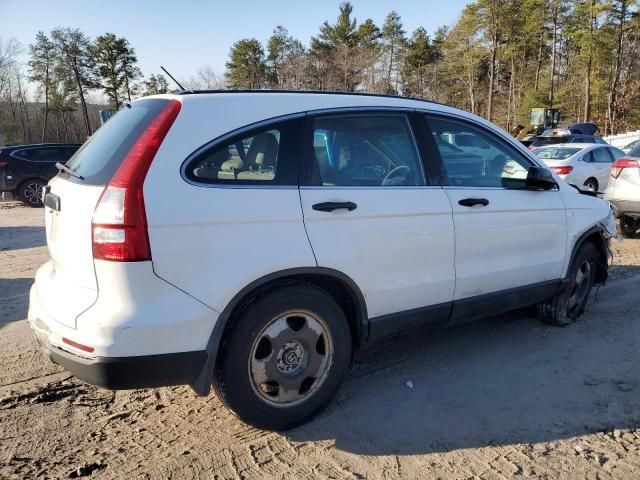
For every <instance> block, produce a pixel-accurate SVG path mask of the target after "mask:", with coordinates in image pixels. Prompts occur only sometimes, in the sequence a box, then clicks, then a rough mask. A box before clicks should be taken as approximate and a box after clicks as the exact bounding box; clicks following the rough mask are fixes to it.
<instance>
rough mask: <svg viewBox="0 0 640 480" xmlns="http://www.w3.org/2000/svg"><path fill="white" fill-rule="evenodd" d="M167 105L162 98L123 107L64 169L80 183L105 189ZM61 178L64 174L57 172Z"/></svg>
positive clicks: (166, 101)
mask: <svg viewBox="0 0 640 480" xmlns="http://www.w3.org/2000/svg"><path fill="white" fill-rule="evenodd" d="M168 102H169V100H166V99H163V98H150V99H147V100H140V101H137V102H134V103H132V104H131V105H130V106H126V107H124V108H123V109H122V110H120V111H119V112H118V113H116V114H115V115H114V116H113V117H111V118H110V119H109V120H107V122H106V123H105V124H104V125H102V126H101V127H100V128H99V129H98V130H97V131H96V132H95V133H94V134H93V135H92V136H91V137H90V138H89V140H87V141H86V142H85V144H84V145H82V147H81V148H80V150H78V151H77V152H76V154H75V155H74V156H73V157H71V159H70V160H69V162H68V163H67V166H68V167H69V168H71V169H72V170H74V171H75V172H76V173H78V174H79V175H81V176H82V177H84V180H82V181H81V182H82V183H89V184H92V185H105V184H106V183H108V182H109V180H111V177H112V176H113V174H114V173H115V171H116V169H117V168H118V165H120V162H122V160H123V159H124V157H125V155H126V154H127V152H128V151H129V150H130V149H131V147H132V146H133V144H134V143H135V141H136V140H137V139H138V138H139V137H140V135H141V134H142V132H143V131H144V129H145V128H146V127H147V126H148V125H149V124H150V123H151V122H152V121H153V119H154V118H155V117H156V116H157V115H158V113H160V111H161V110H162V109H163V108H164V107H165V106H166V104H167V103H168ZM61 175H67V174H66V173H63V172H61ZM69 179H70V180H71V179H73V177H69Z"/></svg>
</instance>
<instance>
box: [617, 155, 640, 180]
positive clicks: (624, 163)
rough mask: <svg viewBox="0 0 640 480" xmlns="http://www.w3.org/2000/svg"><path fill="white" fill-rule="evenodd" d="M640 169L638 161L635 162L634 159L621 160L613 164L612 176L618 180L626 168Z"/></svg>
mask: <svg viewBox="0 0 640 480" xmlns="http://www.w3.org/2000/svg"><path fill="white" fill-rule="evenodd" d="M638 167H640V163H638V161H637V160H634V159H632V158H620V159H618V160H616V161H615V162H613V165H612V166H611V176H612V177H613V178H618V177H619V176H620V173H622V170H624V169H625V168H638Z"/></svg>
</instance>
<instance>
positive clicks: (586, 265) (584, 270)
mask: <svg viewBox="0 0 640 480" xmlns="http://www.w3.org/2000/svg"><path fill="white" fill-rule="evenodd" d="M591 270H592V266H591V262H590V261H588V260H585V261H584V262H583V263H582V265H580V268H578V271H577V272H576V276H575V279H574V284H573V288H572V291H571V295H569V300H568V302H567V309H568V311H569V312H573V311H575V310H576V309H577V308H580V306H581V305H582V303H583V302H584V300H585V298H586V297H587V294H588V293H589V287H590V286H591Z"/></svg>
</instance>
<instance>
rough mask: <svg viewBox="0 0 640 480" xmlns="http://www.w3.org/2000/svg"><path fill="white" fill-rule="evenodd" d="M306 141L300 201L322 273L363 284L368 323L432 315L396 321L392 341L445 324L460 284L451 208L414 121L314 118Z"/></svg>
mask: <svg viewBox="0 0 640 480" xmlns="http://www.w3.org/2000/svg"><path fill="white" fill-rule="evenodd" d="M305 138H306V140H305V148H304V152H305V153H304V156H305V160H306V161H307V164H308V167H309V168H308V172H306V175H307V177H306V178H303V181H302V183H303V185H302V186H301V188H300V197H301V200H302V209H303V212H304V221H305V226H306V230H307V234H308V236H309V240H310V241H311V245H312V247H313V251H314V253H315V256H316V259H317V262H318V265H319V266H321V267H328V268H333V269H336V270H338V271H340V272H343V273H344V274H346V275H348V276H349V277H351V278H352V279H353V280H354V281H355V282H356V284H357V285H358V286H359V287H360V288H361V290H362V291H363V294H364V296H365V299H366V303H367V309H368V315H369V317H370V318H373V317H381V316H385V315H389V314H396V313H399V312H407V311H411V310H414V309H421V308H422V307H432V308H431V309H426V310H425V312H427V311H428V312H430V313H431V315H427V316H426V317H425V316H422V317H421V316H419V315H418V316H415V317H412V316H410V315H409V316H405V317H403V318H402V319H398V320H397V321H396V320H394V319H392V320H391V323H387V325H386V326H384V327H383V329H384V331H385V332H387V333H392V332H395V331H399V330H407V329H413V328H416V327H418V326H420V325H421V324H422V322H423V321H424V320H425V319H426V321H433V322H438V321H441V320H444V319H446V318H447V317H448V314H449V306H450V302H451V299H452V296H453V288H454V281H455V278H454V268H453V261H454V259H453V222H452V216H451V207H450V205H449V202H448V200H447V197H446V195H445V193H444V192H443V189H442V188H441V187H440V186H429V185H428V184H427V181H426V177H425V172H424V169H423V166H422V163H421V160H420V155H419V153H418V147H417V145H416V141H415V139H414V135H413V132H412V128H411V124H410V119H409V116H408V115H407V114H405V113H403V112H375V111H371V112H358V113H353V112H345V113H335V114H325V115H311V116H309V117H308V119H307V132H306V137H305ZM373 325H374V324H373V323H372V328H373ZM372 334H374V335H375V333H374V332H373V330H372ZM381 336H384V333H383V334H382V335H381Z"/></svg>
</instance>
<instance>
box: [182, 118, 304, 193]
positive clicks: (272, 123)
mask: <svg viewBox="0 0 640 480" xmlns="http://www.w3.org/2000/svg"><path fill="white" fill-rule="evenodd" d="M305 117H306V113H305V112H300V113H294V114H289V115H282V116H279V117H272V118H269V119H265V120H261V121H258V122H254V123H251V124H248V125H244V126H242V127H240V128H236V129H235V130H231V131H229V132H226V133H224V134H222V135H219V136H217V137H215V138H213V139H212V140H210V141H208V142H206V143H205V144H203V145H201V146H200V147H198V148H196V149H195V150H194V151H193V152H191V153H190V154H189V155H187V157H186V158H185V159H184V160H183V161H182V164H181V165H180V176H181V177H182V179H183V180H184V181H185V182H187V183H188V184H190V185H194V186H197V187H205V188H279V189H287V188H298V183H299V182H297V181H296V179H297V178H299V173H300V163H301V158H300V151H301V147H302V145H301V137H302V135H300V132H302V131H303V129H304V123H305ZM289 121H291V122H293V121H297V123H296V124H293V127H294V128H295V129H297V130H298V135H295V138H296V142H297V143H298V144H297V145H295V146H292V150H295V151H296V152H297V153H296V155H297V156H296V158H295V162H296V165H297V169H296V171H295V173H291V175H290V176H291V178H290V179H288V180H290V181H288V182H286V183H274V182H270V181H257V180H255V181H254V180H235V181H233V182H229V181H215V182H203V181H197V180H194V179H191V178H189V175H188V174H187V169H188V168H189V166H190V164H191V163H192V162H193V161H194V160H195V159H196V158H198V157H199V156H200V155H202V154H204V153H206V152H208V151H211V150H214V149H216V148H219V147H221V146H224V144H225V142H228V141H229V140H233V139H236V138H238V137H240V136H241V135H245V134H248V133H250V132H253V131H256V130H262V129H269V127H272V128H276V126H277V125H280V124H282V123H285V122H289ZM236 143H237V142H236ZM294 147H295V148H294ZM292 161H294V160H292Z"/></svg>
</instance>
